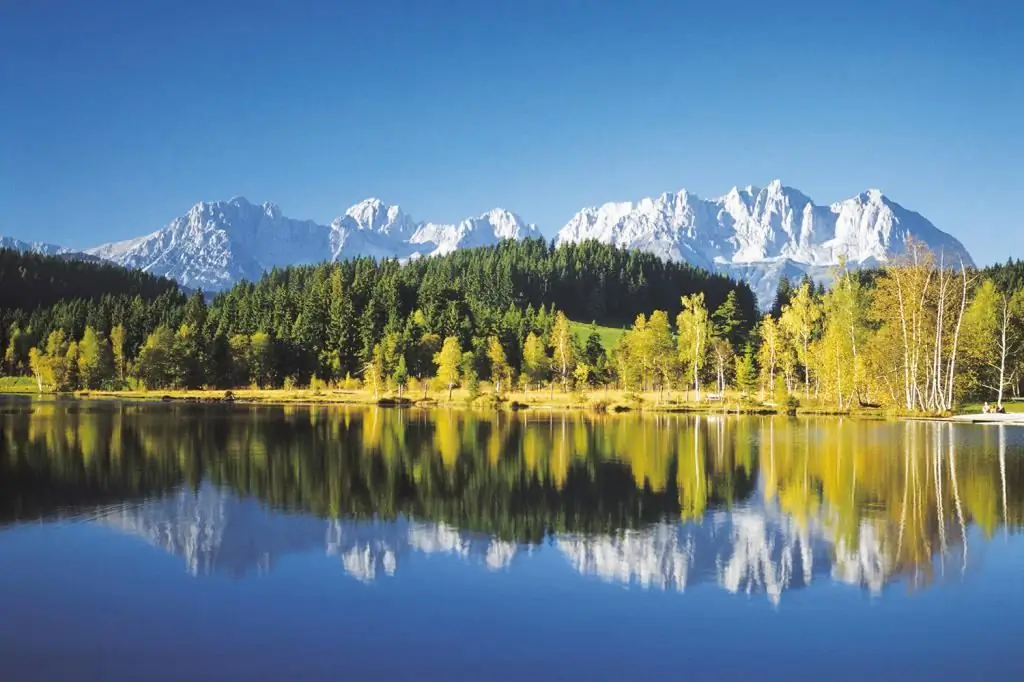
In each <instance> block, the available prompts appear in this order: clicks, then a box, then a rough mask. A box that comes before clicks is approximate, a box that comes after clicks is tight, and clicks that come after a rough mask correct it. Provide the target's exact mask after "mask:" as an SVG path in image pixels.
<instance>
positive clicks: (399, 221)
mask: <svg viewBox="0 0 1024 682" xmlns="http://www.w3.org/2000/svg"><path fill="white" fill-rule="evenodd" d="M332 225H337V226H343V227H352V228H354V229H357V230H367V231H370V232H379V233H380V234H406V233H409V232H411V231H412V230H413V229H415V224H414V223H413V221H412V220H411V219H410V218H409V217H408V216H407V215H405V213H403V212H402V209H401V208H399V207H398V206H387V205H386V204H384V202H383V201H381V200H380V199H376V198H370V199H364V200H363V201H360V202H359V203H358V204H356V205H354V206H351V207H349V209H348V210H347V211H345V215H343V216H341V217H338V218H335V219H334V222H333V223H332Z"/></svg>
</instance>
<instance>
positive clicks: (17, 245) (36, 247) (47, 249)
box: [0, 237, 67, 256]
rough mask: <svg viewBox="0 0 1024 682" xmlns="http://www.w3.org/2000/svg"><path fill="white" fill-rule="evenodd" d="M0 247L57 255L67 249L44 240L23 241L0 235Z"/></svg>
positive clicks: (44, 254)
mask: <svg viewBox="0 0 1024 682" xmlns="http://www.w3.org/2000/svg"><path fill="white" fill-rule="evenodd" d="M0 249H13V250H15V251H19V252H21V253H38V254H40V255H43V256H57V255H60V254H62V253H65V252H66V251H67V249H65V248H63V247H60V246H57V245H56V244H46V243H45V242H25V241H22V240H20V239H15V238H14V237H0Z"/></svg>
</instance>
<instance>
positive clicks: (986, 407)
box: [981, 401, 992, 414]
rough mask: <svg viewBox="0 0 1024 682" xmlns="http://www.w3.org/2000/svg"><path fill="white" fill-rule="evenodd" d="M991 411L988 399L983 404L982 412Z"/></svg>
mask: <svg viewBox="0 0 1024 682" xmlns="http://www.w3.org/2000/svg"><path fill="white" fill-rule="evenodd" d="M991 411H992V408H991V407H989V406H988V402H987V401H986V402H985V404H984V405H982V407H981V413H982V414H988V413H989V412H991Z"/></svg>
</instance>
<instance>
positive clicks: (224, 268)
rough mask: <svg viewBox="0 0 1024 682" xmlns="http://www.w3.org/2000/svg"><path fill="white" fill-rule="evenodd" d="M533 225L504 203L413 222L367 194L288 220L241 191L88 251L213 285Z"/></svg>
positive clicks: (526, 232) (528, 233)
mask: <svg viewBox="0 0 1024 682" xmlns="http://www.w3.org/2000/svg"><path fill="white" fill-rule="evenodd" d="M538 236H540V232H539V231H538V230H537V227H536V226H535V225H532V224H527V223H525V222H524V221H523V220H522V219H521V218H519V216H517V215H516V214H514V213H512V212H511V211H506V210H503V209H494V210H492V211H490V212H488V213H485V214H483V215H482V216H479V217H477V218H468V219H466V220H463V221H461V222H459V223H456V224H450V225H449V224H435V223H417V222H416V221H414V220H413V219H412V218H411V217H410V216H409V215H408V214H406V213H405V212H404V211H402V209H401V208H399V207H398V206H393V205H388V204H386V203H384V202H383V201H381V200H380V199H378V198H375V197H371V198H368V199H364V200H363V201H360V202H359V203H357V204H355V205H353V206H350V207H349V208H348V209H347V210H346V211H345V212H344V213H343V214H341V215H340V216H338V217H337V218H335V219H334V220H333V221H331V223H330V224H329V225H321V224H318V223H315V222H313V221H310V220H294V219H292V218H288V217H286V216H285V215H284V213H283V212H282V210H281V208H280V207H279V206H278V205H277V204H273V203H269V202H267V203H263V204H259V205H257V204H253V203H252V202H250V201H249V200H247V199H246V198H245V197H241V196H236V197H232V198H231V199H229V200H228V201H213V202H203V201H201V202H199V203H197V204H195V205H194V206H193V207H192V208H191V209H189V210H188V212H187V213H185V215H183V216H181V217H179V218H175V219H174V220H172V221H171V222H170V224H168V225H167V227H165V228H163V229H162V230H158V231H156V232H153V233H151V234H148V235H146V236H144V237H138V238H135V239H129V240H126V241H121V242H114V243H110V244H103V245H100V246H97V247H94V248H92V249H89V253H91V254H94V255H95V256H98V257H101V258H106V259H108V260H111V261H114V262H116V263H118V264H120V265H123V266H125V267H131V268H138V269H141V270H145V271H147V272H151V273H153V274H156V275H164V276H166V277H171V278H173V279H176V280H177V281H178V282H180V283H181V284H183V285H186V286H189V287H193V288H202V289H204V290H206V291H219V290H222V289H226V288H228V287H230V286H231V285H232V284H234V283H235V282H238V281H239V280H243V279H247V280H255V279H258V278H259V277H260V276H261V275H262V274H263V273H264V272H266V271H267V270H270V269H271V268H274V267H283V266H287V265H300V264H311V263H319V262H323V261H330V260H340V259H345V258H353V257H357V256H370V257H373V258H397V259H401V260H406V259H410V258H416V257H420V256H430V255H436V254H443V253H449V252H450V251H453V250H455V249H459V248H466V247H470V246H488V245H492V244H497V243H498V242H500V241H502V240H503V239H524V238H527V237H538Z"/></svg>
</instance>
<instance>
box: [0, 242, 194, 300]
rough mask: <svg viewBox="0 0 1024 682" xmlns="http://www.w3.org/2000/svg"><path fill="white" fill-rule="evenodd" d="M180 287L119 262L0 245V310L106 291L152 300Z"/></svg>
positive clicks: (94, 295)
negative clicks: (83, 258)
mask: <svg viewBox="0 0 1024 682" xmlns="http://www.w3.org/2000/svg"><path fill="white" fill-rule="evenodd" d="M175 290H177V285H176V284H175V283H174V282H172V281H170V280H167V279H164V278H162V277H154V276H153V275H150V274H147V273H145V272H142V271H140V270H129V269H126V268H123V267H120V266H117V265H113V264H109V263H100V262H89V261H84V260H78V259H72V258H68V257H66V256H64V255H62V254H42V253H36V252H32V251H19V250H16V249H0V313H3V312H6V311H11V310H18V309H20V310H25V311H29V310H34V309H35V308H39V307H45V306H50V305H53V304H55V303H57V302H58V301H62V300H67V299H98V298H100V297H102V296H104V295H110V294H119V295H126V296H141V297H142V298H143V299H146V300H149V299H153V298H156V297H157V296H159V295H160V294H162V293H165V292H168V291H175Z"/></svg>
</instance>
